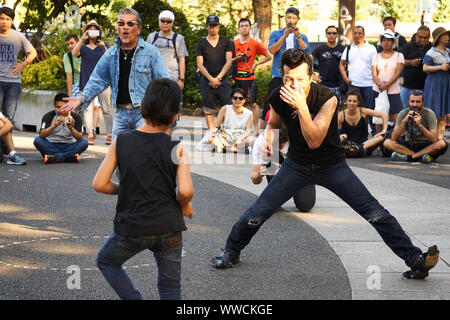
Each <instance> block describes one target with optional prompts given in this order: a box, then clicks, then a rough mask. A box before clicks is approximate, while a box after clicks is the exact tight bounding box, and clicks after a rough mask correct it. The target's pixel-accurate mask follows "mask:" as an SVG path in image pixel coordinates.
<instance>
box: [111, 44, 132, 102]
mask: <svg viewBox="0 0 450 320" xmlns="http://www.w3.org/2000/svg"><path fill="white" fill-rule="evenodd" d="M135 50H136V48H133V49H131V50H123V49H122V48H120V49H119V92H118V93H117V102H116V104H128V103H131V97H130V89H129V86H128V83H129V81H130V71H131V63H132V62H133V55H134V51H135ZM125 58H126V59H125Z"/></svg>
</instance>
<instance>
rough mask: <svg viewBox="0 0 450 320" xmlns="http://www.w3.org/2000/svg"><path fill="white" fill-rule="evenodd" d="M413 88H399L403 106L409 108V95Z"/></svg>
mask: <svg viewBox="0 0 450 320" xmlns="http://www.w3.org/2000/svg"><path fill="white" fill-rule="evenodd" d="M413 90H414V89H408V88H405V87H402V89H401V90H400V99H402V104H403V108H409V95H410V94H411V91H413Z"/></svg>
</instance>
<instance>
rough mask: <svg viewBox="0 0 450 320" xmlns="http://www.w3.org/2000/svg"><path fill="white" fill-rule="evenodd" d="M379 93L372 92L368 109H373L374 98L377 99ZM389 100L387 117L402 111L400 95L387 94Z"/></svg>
mask: <svg viewBox="0 0 450 320" xmlns="http://www.w3.org/2000/svg"><path fill="white" fill-rule="evenodd" d="M379 94H380V93H379V92H376V91H375V90H372V95H371V98H370V104H369V108H370V109H375V98H377V97H378V95H379ZM388 99H389V115H393V114H397V113H399V112H400V111H402V110H403V103H402V99H401V97H400V93H394V94H388Z"/></svg>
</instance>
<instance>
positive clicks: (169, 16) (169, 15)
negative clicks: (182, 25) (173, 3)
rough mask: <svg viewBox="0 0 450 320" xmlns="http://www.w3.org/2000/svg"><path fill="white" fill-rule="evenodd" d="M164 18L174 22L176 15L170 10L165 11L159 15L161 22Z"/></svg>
mask: <svg viewBox="0 0 450 320" xmlns="http://www.w3.org/2000/svg"><path fill="white" fill-rule="evenodd" d="M164 18H166V19H170V20H172V21H174V20H175V15H174V14H173V12H172V11H170V10H164V11H163V12H161V13H160V14H159V17H158V19H159V20H161V19H164Z"/></svg>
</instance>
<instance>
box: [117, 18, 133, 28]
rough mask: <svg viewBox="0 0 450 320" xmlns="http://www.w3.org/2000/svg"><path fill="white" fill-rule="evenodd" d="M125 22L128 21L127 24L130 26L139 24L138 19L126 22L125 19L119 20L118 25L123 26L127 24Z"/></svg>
mask: <svg viewBox="0 0 450 320" xmlns="http://www.w3.org/2000/svg"><path fill="white" fill-rule="evenodd" d="M125 23H126V24H127V26H129V27H134V26H135V25H137V24H138V23H137V21H134V20H132V21H127V22H124V21H118V22H117V25H118V26H119V27H123V26H124V25H125Z"/></svg>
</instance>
